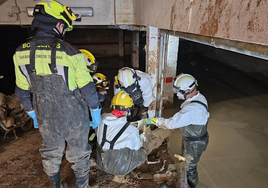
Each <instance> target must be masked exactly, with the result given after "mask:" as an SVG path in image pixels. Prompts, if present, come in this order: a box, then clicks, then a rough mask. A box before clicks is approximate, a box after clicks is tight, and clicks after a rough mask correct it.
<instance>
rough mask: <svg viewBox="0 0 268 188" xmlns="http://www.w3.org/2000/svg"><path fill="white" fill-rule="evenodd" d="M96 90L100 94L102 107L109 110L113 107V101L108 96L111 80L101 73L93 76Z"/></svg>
mask: <svg viewBox="0 0 268 188" xmlns="http://www.w3.org/2000/svg"><path fill="white" fill-rule="evenodd" d="M92 78H93V81H94V84H95V87H96V90H97V92H98V97H99V102H100V103H101V106H102V107H107V108H109V107H110V105H111V99H109V98H108V97H107V96H106V95H107V90H108V89H109V87H110V80H109V79H108V78H107V77H106V76H105V75H104V74H101V73H95V74H93V76H92Z"/></svg>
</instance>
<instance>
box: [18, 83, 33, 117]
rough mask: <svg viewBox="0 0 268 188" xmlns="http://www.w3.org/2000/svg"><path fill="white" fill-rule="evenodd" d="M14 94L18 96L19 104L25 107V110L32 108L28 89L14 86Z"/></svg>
mask: <svg viewBox="0 0 268 188" xmlns="http://www.w3.org/2000/svg"><path fill="white" fill-rule="evenodd" d="M15 94H16V95H17V97H18V98H19V100H20V102H21V104H22V105H23V107H24V108H25V110H26V112H28V111H31V110H33V107H32V102H31V92H30V90H23V89H21V88H19V87H17V86H16V88H15Z"/></svg>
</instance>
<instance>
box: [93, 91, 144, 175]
mask: <svg viewBox="0 0 268 188" xmlns="http://www.w3.org/2000/svg"><path fill="white" fill-rule="evenodd" d="M111 107H112V109H113V111H112V112H111V113H103V114H102V115H101V116H102V122H101V124H100V126H98V127H97V129H95V131H96V134H97V141H98V145H97V158H96V163H97V165H98V167H99V169H101V170H103V171H105V172H107V173H110V174H113V175H125V174H128V173H129V172H131V171H132V170H133V169H135V168H136V167H137V166H138V165H140V164H142V163H143V162H144V161H145V160H146V158H147V154H146V151H145V149H143V148H142V142H141V141H140V137H139V130H138V129H137V128H136V127H135V126H134V125H132V124H130V122H128V121H127V115H128V114H129V113H130V112H131V109H132V108H133V107H134V104H133V100H132V99H131V97H130V96H129V94H128V93H126V92H125V91H120V92H119V93H117V94H116V95H115V96H114V97H113V99H112V104H111Z"/></svg>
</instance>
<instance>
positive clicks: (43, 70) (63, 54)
mask: <svg viewBox="0 0 268 188" xmlns="http://www.w3.org/2000/svg"><path fill="white" fill-rule="evenodd" d="M37 37H41V44H42V43H43V42H42V40H44V45H37V46H36V51H35V71H36V74H37V75H49V74H52V73H51V70H50V67H49V65H50V64H51V51H52V48H51V46H49V45H45V44H47V41H48V40H51V39H53V37H55V35H52V34H50V33H45V32H42V31H41V32H39V33H37ZM38 44H40V41H39V43H38ZM55 58H56V66H57V72H58V75H62V77H63V79H64V81H65V82H66V85H67V86H68V88H69V89H70V90H74V89H76V88H79V89H80V91H81V93H82V94H83V96H84V98H85V100H86V102H87V105H88V107H89V108H91V109H96V108H98V107H99V101H98V95H97V92H96V89H95V86H94V82H93V79H92V77H91V76H90V74H89V71H88V69H87V66H86V58H85V56H84V55H83V54H82V53H81V52H80V51H79V50H78V49H77V48H76V47H74V46H72V45H71V44H69V43H67V42H64V41H63V40H59V41H58V43H57V46H56V57H55ZM13 60H14V66H15V75H16V85H17V87H16V95H17V96H18V97H19V99H20V101H21V103H22V104H23V106H24V108H25V110H26V111H31V110H33V108H32V105H31V100H30V89H31V81H30V77H29V74H31V70H30V41H29V42H26V43H24V44H22V45H20V46H19V47H18V48H17V50H16V52H15V54H14V56H13Z"/></svg>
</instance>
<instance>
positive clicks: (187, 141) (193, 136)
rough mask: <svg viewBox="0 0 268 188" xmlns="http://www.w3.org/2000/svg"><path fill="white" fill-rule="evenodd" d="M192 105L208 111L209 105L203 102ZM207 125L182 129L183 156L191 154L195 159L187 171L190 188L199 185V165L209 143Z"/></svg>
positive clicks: (189, 126)
mask: <svg viewBox="0 0 268 188" xmlns="http://www.w3.org/2000/svg"><path fill="white" fill-rule="evenodd" d="M191 103H198V104H200V105H203V106H204V108H206V110H208V107H207V105H206V104H204V103H202V102H201V101H191ZM207 125H208V123H206V124H205V125H188V126H185V127H181V128H180V132H181V134H182V136H183V155H184V156H185V155H186V154H189V155H191V156H192V157H193V160H192V161H191V162H190V164H189V168H188V171H187V179H188V183H189V186H190V187H196V186H197V184H198V172H197V163H198V161H199V160H200V157H201V155H202V153H203V151H205V150H206V148H207V145H208V141H209V135H208V132H207Z"/></svg>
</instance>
